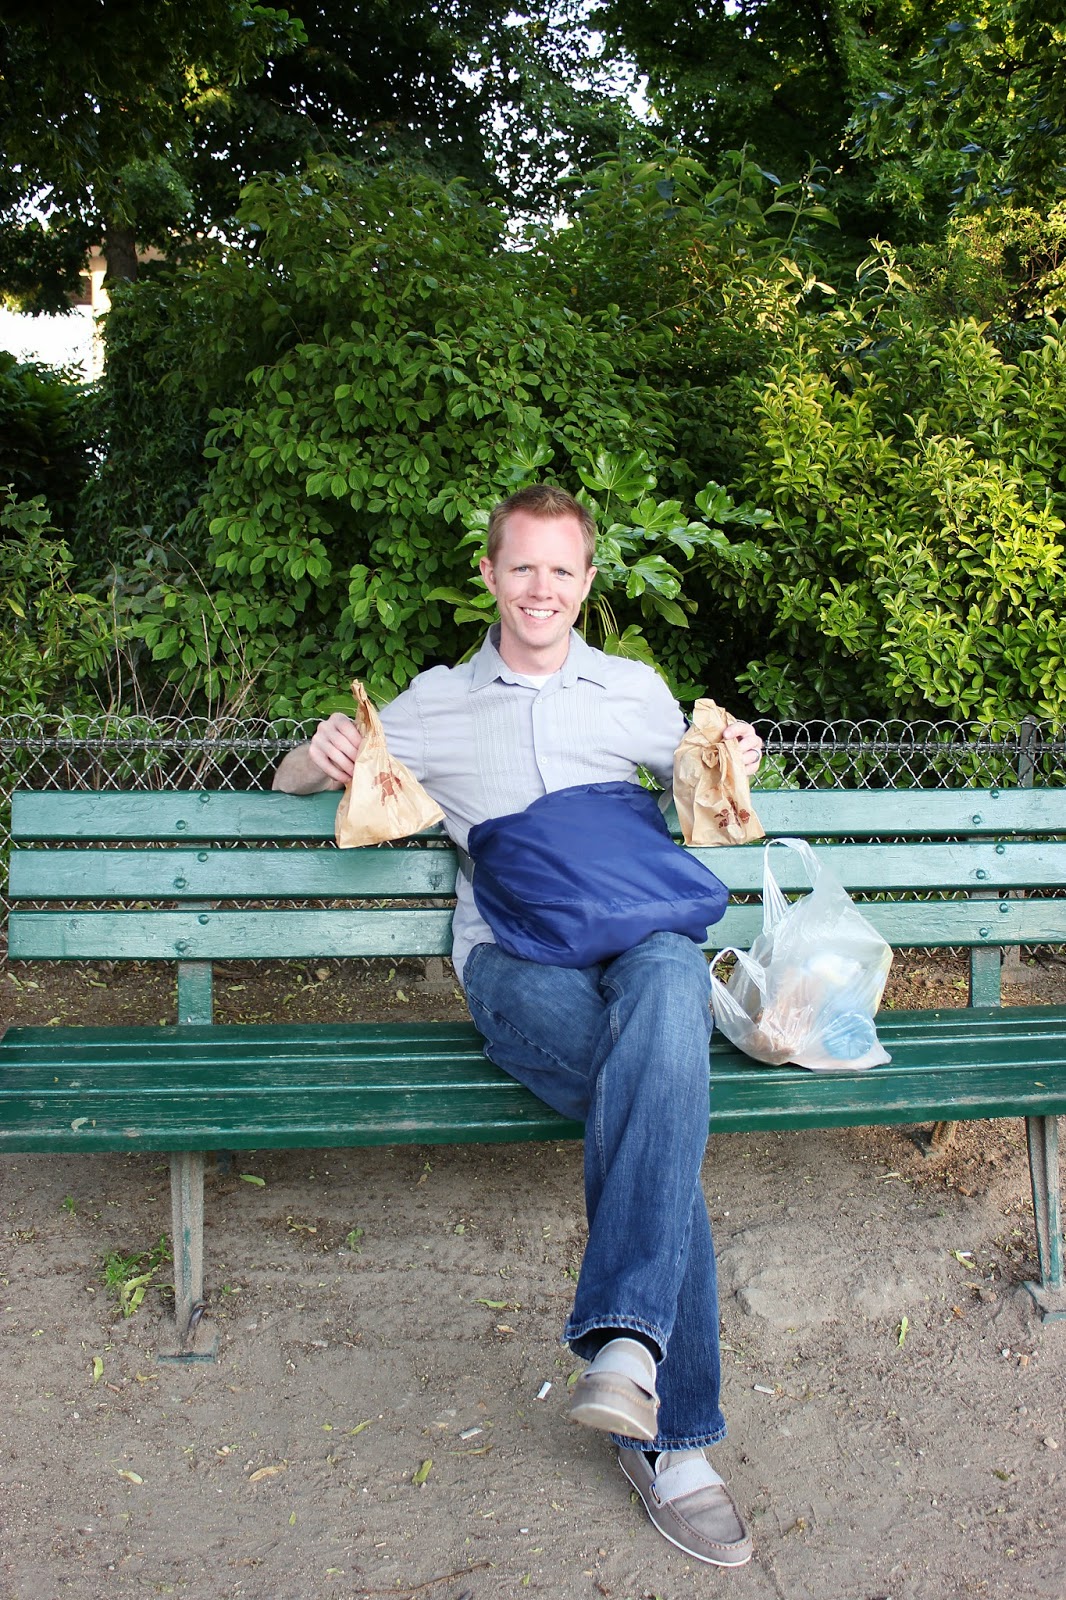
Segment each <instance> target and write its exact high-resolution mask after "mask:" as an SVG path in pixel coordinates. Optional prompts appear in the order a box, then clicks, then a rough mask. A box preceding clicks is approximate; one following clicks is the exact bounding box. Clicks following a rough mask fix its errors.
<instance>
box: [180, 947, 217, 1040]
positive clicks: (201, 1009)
mask: <svg viewBox="0 0 1066 1600" xmlns="http://www.w3.org/2000/svg"><path fill="white" fill-rule="evenodd" d="M213 1019H214V969H213V968H212V966H211V963H210V961H179V962H178V1021H179V1022H182V1023H203V1024H205V1025H210V1023H211V1022H212V1021H213Z"/></svg>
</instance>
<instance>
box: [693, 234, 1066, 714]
mask: <svg viewBox="0 0 1066 1600" xmlns="http://www.w3.org/2000/svg"><path fill="white" fill-rule="evenodd" d="M886 265H887V264H886V263H885V262H882V263H881V264H880V270H881V271H882V273H883V272H884V270H885V268H886ZM872 270H873V268H871V271H872ZM871 305H872V306H874V310H873V313H872V314H871V311H870V306H871ZM819 332H820V335H821V339H820V343H818V342H816V340H815V339H813V338H811V337H810V333H811V330H810V329H809V328H808V329H807V330H799V329H798V330H797V332H796V335H795V337H794V339H793V341H792V343H791V347H790V348H786V349H784V350H783V352H782V356H783V359H782V360H781V361H780V362H779V364H778V365H777V367H776V369H775V371H774V372H773V374H772V376H771V377H770V379H769V380H768V381H767V382H765V383H763V384H760V385H755V384H751V385H750V386H749V387H748V390H747V396H748V399H749V401H750V404H751V410H752V415H753V418H754V425H753V428H752V431H751V434H750V436H749V438H748V440H747V453H746V458H745V463H744V471H743V478H742V483H741V487H742V488H743V489H746V490H747V492H750V493H757V494H758V495H759V497H760V500H761V503H762V504H763V505H765V506H766V507H767V508H768V509H769V510H770V511H771V512H772V514H773V518H774V526H773V531H772V532H766V531H765V530H762V531H760V532H759V533H758V534H757V535H756V537H757V539H758V542H760V543H761V544H762V545H763V547H764V549H765V551H766V555H767V557H768V563H769V566H768V574H767V581H766V582H765V583H764V584H762V585H759V586H748V587H745V586H744V585H742V584H740V583H738V582H737V581H736V580H735V579H734V578H733V577H732V576H731V575H730V574H729V573H728V571H726V572H723V574H722V582H723V584H724V585H725V586H726V587H727V588H728V589H729V590H730V591H731V592H732V593H733V596H734V599H735V602H736V605H737V606H738V608H740V609H741V610H742V611H743V613H744V616H745V620H746V622H747V624H748V627H749V629H750V635H751V639H752V641H753V642H754V641H756V640H758V644H757V645H756V648H755V651H754V652H753V654H754V659H752V660H751V661H750V663H749V665H748V667H747V669H746V671H745V672H744V673H743V674H742V675H741V681H742V682H743V683H744V684H745V685H746V687H747V688H748V689H749V691H750V693H751V695H752V698H753V700H754V703H755V704H756V706H757V707H758V709H760V710H762V711H766V712H773V713H774V714H776V715H778V716H786V717H794V718H798V719H805V718H814V717H828V718H833V717H838V716H867V715H879V714H883V713H885V712H890V713H891V712H895V713H897V714H905V715H909V716H930V715H931V716H934V717H935V716H937V715H940V716H944V715H948V716H952V717H960V718H972V719H976V720H981V721H991V720H994V719H996V718H1006V719H1010V720H1016V719H1020V718H1021V717H1022V716H1024V715H1026V714H1027V713H1033V714H1035V715H1037V716H1039V717H1042V718H1047V719H1049V720H1051V721H1052V722H1055V723H1061V722H1062V721H1063V720H1066V565H1064V559H1063V543H1062V533H1063V527H1064V522H1063V518H1064V516H1066V478H1064V462H1066V342H1064V341H1063V340H1062V339H1061V338H1060V337H1059V336H1058V335H1057V333H1055V332H1049V333H1048V334H1047V336H1046V337H1045V339H1044V341H1043V343H1042V344H1041V346H1040V347H1039V348H1038V349H1037V350H1034V351H1030V352H1025V353H1023V354H1022V355H1020V356H1019V358H1018V360H1017V362H1016V363H1011V362H1008V361H1006V360H1004V359H1003V357H1002V356H1001V354H1000V353H999V351H998V350H997V349H996V348H995V346H994V345H993V344H992V343H991V342H990V341H989V339H988V338H987V337H986V335H985V333H984V331H983V330H982V328H981V327H980V326H979V325H978V324H977V323H975V322H973V321H962V322H956V323H952V324H948V325H947V326H938V325H937V324H935V323H933V322H931V321H930V320H929V318H928V317H927V316H926V315H925V314H924V312H923V308H922V305H921V302H920V301H919V300H918V298H917V297H915V296H912V295H908V294H907V293H906V291H905V290H904V289H903V288H902V287H900V286H899V285H898V284H897V285H896V286H895V287H891V286H890V292H888V293H884V292H880V293H878V294H877V296H876V297H875V299H874V300H871V301H870V303H869V304H864V303H863V301H862V300H861V299H860V301H859V302H857V303H856V304H855V305H854V306H852V307H849V308H847V309H846V310H844V311H841V312H840V313H838V314H837V315H836V316H835V317H834V318H833V319H827V320H826V322H825V323H824V324H823V326H822V328H821V329H820V330H819Z"/></svg>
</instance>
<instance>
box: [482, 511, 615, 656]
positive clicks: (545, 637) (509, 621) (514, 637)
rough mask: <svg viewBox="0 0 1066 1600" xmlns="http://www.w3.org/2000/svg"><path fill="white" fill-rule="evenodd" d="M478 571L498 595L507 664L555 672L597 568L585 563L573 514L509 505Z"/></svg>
mask: <svg viewBox="0 0 1066 1600" xmlns="http://www.w3.org/2000/svg"><path fill="white" fill-rule="evenodd" d="M481 576H482V577H483V578H484V580H485V582H486V584H487V585H488V587H489V589H490V590H491V591H492V593H493V594H494V595H495V596H496V604H497V605H498V607H499V611H500V654H501V656H502V657H503V659H504V661H506V663H507V665H508V666H509V667H510V668H512V670H513V671H515V672H527V673H533V674H541V673H548V672H556V671H557V670H558V669H559V667H561V666H562V664H563V662H564V661H565V660H566V653H567V650H568V648H569V641H570V629H571V628H572V627H573V625H574V623H575V622H576V620H577V617H578V614H579V613H580V611H581V606H582V603H583V601H584V599H585V596H586V595H587V594H588V592H589V589H590V588H591V586H592V580H593V578H594V577H595V576H596V568H595V567H586V565H585V546H584V539H583V537H582V532H581V524H580V523H579V522H578V520H577V518H576V517H573V516H569V515H566V516H560V517H534V516H532V515H531V514H530V513H529V512H528V511H512V513H511V515H510V516H509V517H508V519H507V523H506V526H505V528H504V533H503V539H502V541H501V544H500V549H499V553H498V555H497V558H496V560H495V562H492V561H490V560H489V559H488V557H487V556H486V557H485V558H484V559H483V560H482V562H481Z"/></svg>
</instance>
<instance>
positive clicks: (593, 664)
mask: <svg viewBox="0 0 1066 1600" xmlns="http://www.w3.org/2000/svg"><path fill="white" fill-rule="evenodd" d="M499 644H500V624H499V623H498V622H494V623H493V625H492V627H491V628H490V629H489V631H488V633H487V634H486V635H485V639H484V642H483V644H482V646H481V649H480V650H479V651H478V653H477V655H476V656H475V657H474V660H473V674H472V676H471V680H470V689H471V692H473V691H474V690H476V689H484V688H486V687H487V686H488V685H489V684H490V683H496V682H503V683H518V682H519V681H520V680H521V678H522V674H521V673H520V672H514V671H512V669H511V668H510V667H509V666H508V665H507V663H506V662H505V661H504V659H503V657H502V656H501V655H500V650H499ZM560 677H561V684H562V687H563V688H564V689H572V688H573V687H574V685H575V684H576V683H577V682H578V680H579V679H580V678H587V679H588V681H589V682H590V683H596V684H599V686H600V688H601V689H605V688H606V687H607V680H606V674H605V671H604V658H603V656H602V655H601V654H600V652H599V651H598V650H593V648H592V646H591V645H588V644H586V643H585V641H584V639H583V638H582V637H581V635H580V634H579V633H575V632H574V631H573V629H571V632H570V646H569V649H568V650H567V652H566V660H565V661H564V662H563V664H562V667H561V669H560Z"/></svg>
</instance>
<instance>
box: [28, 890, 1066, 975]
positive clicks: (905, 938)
mask: <svg viewBox="0 0 1066 1600" xmlns="http://www.w3.org/2000/svg"><path fill="white" fill-rule="evenodd" d="M862 909H863V912H864V914H865V915H866V916H868V918H869V920H870V921H871V922H872V923H873V924H874V926H875V927H877V928H878V929H880V931H881V933H882V934H883V935H884V937H885V938H886V939H887V940H888V942H889V943H890V944H891V945H893V946H894V947H896V948H914V949H938V948H944V947H946V946H949V945H989V946H993V945H996V946H998V945H1007V944H1062V943H1066V900H1052V899H1035V900H997V901H995V902H991V903H989V902H974V901H967V900H923V901H911V902H903V901H899V902H887V903H881V902H878V903H871V904H865V905H863V907H862ZM761 926H762V911H761V909H760V908H759V907H757V906H733V907H731V908H730V909H729V910H728V911H727V912H726V914H725V916H724V917H723V919H722V921H721V922H719V923H718V924H716V926H715V927H714V928H713V929H712V930H711V935H712V936H711V938H709V939H708V940H707V942H706V946H705V947H706V948H707V949H721V948H724V947H726V946H730V945H740V946H744V947H746V946H748V945H750V944H751V942H752V940H753V939H754V937H755V935H756V933H757V932H758V931H759V930H760V928H761ZM450 949H451V911H450V910H449V909H443V910H433V909H422V910H417V911H416V910H393V909H391V908H390V909H384V908H382V909H377V910H345V909H337V910H317V911H274V910H241V911H210V912H206V911H202V912H194V911H192V910H189V911H140V910H128V911H19V910H13V911H12V912H11V915H10V918H9V922H8V955H9V958H10V959H12V960H18V961H25V960H34V959H44V960H109V961H144V960H147V961H167V960H170V961H176V960H182V961H233V960H251V959H253V958H260V957H263V958H266V957H272V958H285V957H294V958H301V959H303V958H308V957H314V956H321V957H330V956H339V957H345V956H390V957H394V956H427V955H447V954H448V953H449V952H450Z"/></svg>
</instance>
